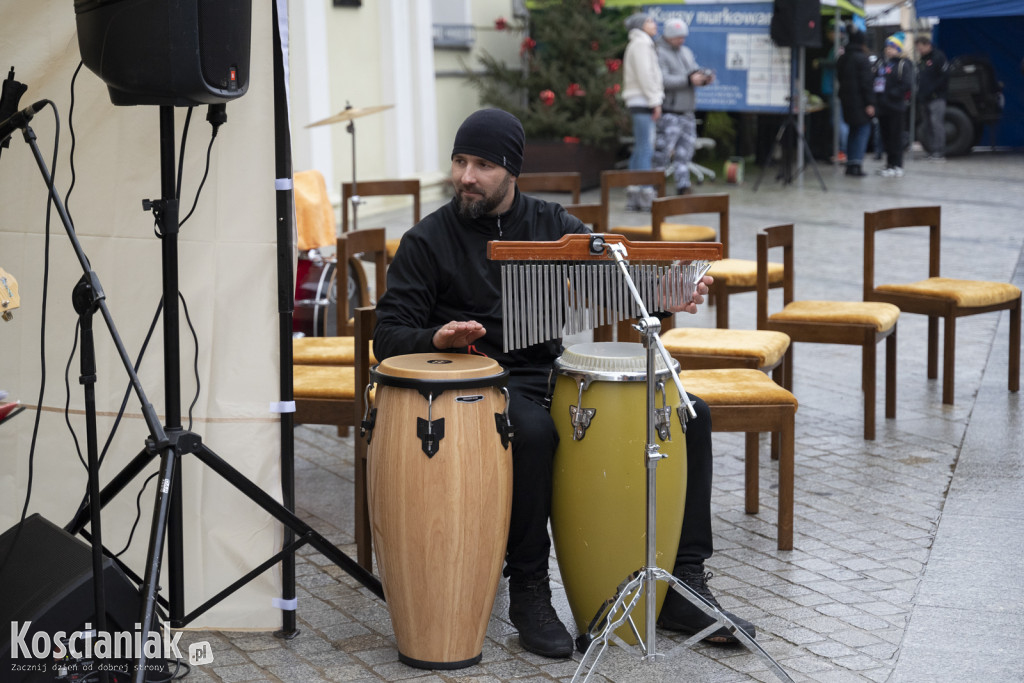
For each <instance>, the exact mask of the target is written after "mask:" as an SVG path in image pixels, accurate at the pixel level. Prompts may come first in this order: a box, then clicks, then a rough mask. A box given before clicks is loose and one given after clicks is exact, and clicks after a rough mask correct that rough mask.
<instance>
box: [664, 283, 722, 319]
mask: <svg viewBox="0 0 1024 683" xmlns="http://www.w3.org/2000/svg"><path fill="white" fill-rule="evenodd" d="M714 281H715V278H713V277H711V276H710V275H705V276H704V277H702V278H701V279H700V282H698V283H697V287H696V289H695V290H694V292H693V298H692V299H690V301H688V302H687V303H686V304H684V305H683V306H682V307H673V306H669V308H668V310H669V312H670V313H696V312H697V306H699V305H700V304H702V303H704V295H705V294H707V293H708V287H710V286H711V284H712V283H713V282H714Z"/></svg>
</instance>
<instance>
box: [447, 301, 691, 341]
mask: <svg viewBox="0 0 1024 683" xmlns="http://www.w3.org/2000/svg"><path fill="white" fill-rule="evenodd" d="M705 291H706V290H705ZM486 333H487V330H485V329H484V326H483V325H481V324H480V323H478V322H477V321H475V320H468V321H458V320H453V321H451V322H450V323H448V324H446V325H444V326H443V327H442V328H441V329H439V330H438V331H437V332H435V333H434V338H433V340H432V341H433V343H434V348H437V349H461V348H464V347H466V346H469V345H470V344H472V343H473V342H475V341H476V340H477V339H479V338H480V337H482V336H484V335H485V334H486Z"/></svg>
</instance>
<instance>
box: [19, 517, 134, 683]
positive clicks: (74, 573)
mask: <svg viewBox="0 0 1024 683" xmlns="http://www.w3.org/2000/svg"><path fill="white" fill-rule="evenodd" d="M12 545H13V547H12ZM0 565H2V569H0V624H2V625H3V631H4V632H3V634H2V636H0V681H3V682H4V683H8V682H10V683H27V682H29V681H31V682H32V683H35V682H36V681H55V680H58V675H59V671H58V667H59V665H60V664H61V662H55V661H54V660H53V659H52V658H51V659H49V660H45V659H44V660H38V659H36V658H35V657H34V656H31V657H29V658H25V657H24V652H23V651H22V647H21V644H20V641H19V642H18V644H16V643H15V642H14V639H13V636H12V633H11V629H14V630H15V632H17V633H19V634H20V633H22V630H21V629H22V627H23V625H24V624H25V623H27V622H31V626H30V627H29V628H28V629H27V631H24V634H25V635H24V642H25V643H27V644H29V647H30V648H31V644H32V643H33V639H34V638H35V637H36V636H35V634H46V639H45V641H44V639H43V637H42V636H39V637H38V639H39V640H38V642H39V644H40V649H43V648H44V647H46V645H47V644H50V645H52V644H53V642H54V638H55V637H56V634H58V633H59V632H60V631H64V632H65V634H66V637H70V635H71V634H72V633H74V632H75V631H79V630H82V628H83V627H84V626H85V624H86V623H91V624H92V625H93V627H94V628H95V625H96V619H95V614H96V610H95V603H94V598H93V588H92V548H91V547H90V546H89V545H87V544H85V543H83V542H82V541H81V540H79V539H78V538H76V537H74V536H72V535H71V534H68V533H67V532H65V531H64V530H63V529H61V528H60V527H58V526H56V525H55V524H53V523H52V522H50V521H48V520H46V519H45V518H43V517H42V516H40V515H38V514H35V515H32V516H31V517H28V518H27V519H26V520H25V522H24V524H23V525H22V527H21V532H20V533H18V527H17V525H15V526H13V527H11V528H10V529H8V530H7V531H5V532H4V534H3V535H2V536H0ZM103 576H104V588H105V591H106V603H107V605H106V607H107V609H106V612H107V630H108V631H110V632H117V631H132V630H133V627H134V624H135V622H136V621H138V619H139V614H140V613H141V610H140V607H141V596H140V594H139V591H138V589H137V588H136V587H135V586H134V585H133V584H132V583H131V581H129V580H128V577H126V576H125V575H124V572H122V571H121V569H120V568H119V567H118V566H117V565H116V564H114V562H113V560H111V559H110V558H108V557H104V563H103ZM13 648H17V651H12V649H13ZM64 664H65V665H66V666H68V667H69V668H71V669H72V670H74V669H76V668H78V670H79V671H81V663H78V665H77V667H76V662H74V661H68V660H65V662H64Z"/></svg>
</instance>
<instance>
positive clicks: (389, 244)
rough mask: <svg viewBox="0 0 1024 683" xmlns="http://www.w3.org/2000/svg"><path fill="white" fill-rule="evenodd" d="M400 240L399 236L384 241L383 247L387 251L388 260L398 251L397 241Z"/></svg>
mask: <svg viewBox="0 0 1024 683" xmlns="http://www.w3.org/2000/svg"><path fill="white" fill-rule="evenodd" d="M401 241H402V238H401V237H396V238H394V239H390V240H386V241H385V242H384V245H385V246H384V248H385V249H387V251H388V260H389V261H390V260H391V259H393V258H395V252H396V251H398V243H399V242H401Z"/></svg>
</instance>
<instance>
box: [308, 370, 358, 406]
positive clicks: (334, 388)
mask: <svg viewBox="0 0 1024 683" xmlns="http://www.w3.org/2000/svg"><path fill="white" fill-rule="evenodd" d="M292 383H293V385H294V392H293V393H294V394H295V398H331V399H349V400H351V399H352V398H354V397H355V393H354V392H355V383H356V373H355V369H354V368H352V366H344V365H296V366H294V367H292Z"/></svg>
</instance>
